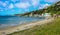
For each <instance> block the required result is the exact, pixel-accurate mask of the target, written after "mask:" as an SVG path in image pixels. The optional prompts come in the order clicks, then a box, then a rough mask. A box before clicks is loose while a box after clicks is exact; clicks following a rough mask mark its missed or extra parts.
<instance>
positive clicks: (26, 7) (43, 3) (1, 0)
mask: <svg viewBox="0 0 60 35" xmlns="http://www.w3.org/2000/svg"><path fill="white" fill-rule="evenodd" d="M58 1H60V0H0V15H14V14H22V13H26V12H31V11H34V10H38V9H43V8H45V7H47V6H50V5H51V4H54V3H55V2H58Z"/></svg>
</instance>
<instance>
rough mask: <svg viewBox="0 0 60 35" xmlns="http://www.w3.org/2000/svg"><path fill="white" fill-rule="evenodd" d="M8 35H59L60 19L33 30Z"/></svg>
mask: <svg viewBox="0 0 60 35" xmlns="http://www.w3.org/2000/svg"><path fill="white" fill-rule="evenodd" d="M8 35H60V18H57V19H55V21H53V22H50V23H48V24H44V25H41V26H39V25H37V26H35V27H33V28H30V29H27V30H23V31H19V32H15V33H11V34H8Z"/></svg>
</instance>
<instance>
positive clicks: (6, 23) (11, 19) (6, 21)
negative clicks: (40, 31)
mask: <svg viewBox="0 0 60 35" xmlns="http://www.w3.org/2000/svg"><path fill="white" fill-rule="evenodd" d="M44 19H45V17H19V16H0V28H6V27H11V26H17V25H19V24H20V25H22V24H24V23H30V22H33V21H37V20H44Z"/></svg>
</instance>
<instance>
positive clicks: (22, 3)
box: [15, 2, 30, 8]
mask: <svg viewBox="0 0 60 35" xmlns="http://www.w3.org/2000/svg"><path fill="white" fill-rule="evenodd" d="M15 6H16V7H18V8H28V7H29V6H30V4H29V2H20V3H16V4H15Z"/></svg>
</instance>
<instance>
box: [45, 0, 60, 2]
mask: <svg viewBox="0 0 60 35" xmlns="http://www.w3.org/2000/svg"><path fill="white" fill-rule="evenodd" d="M45 1H46V2H57V1H60V0H45Z"/></svg>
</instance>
